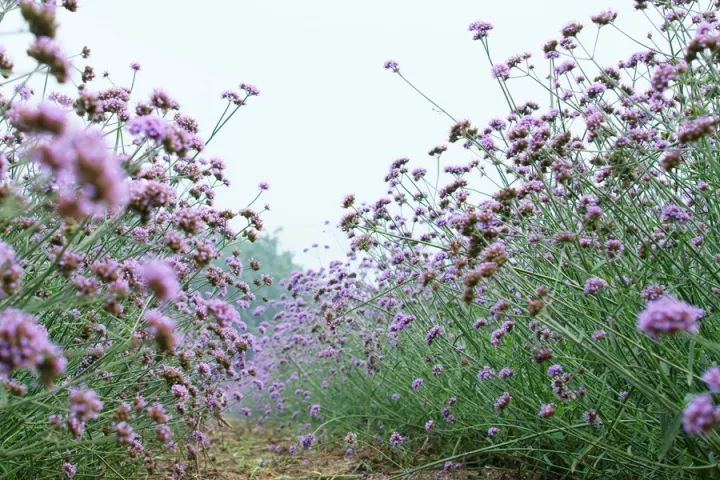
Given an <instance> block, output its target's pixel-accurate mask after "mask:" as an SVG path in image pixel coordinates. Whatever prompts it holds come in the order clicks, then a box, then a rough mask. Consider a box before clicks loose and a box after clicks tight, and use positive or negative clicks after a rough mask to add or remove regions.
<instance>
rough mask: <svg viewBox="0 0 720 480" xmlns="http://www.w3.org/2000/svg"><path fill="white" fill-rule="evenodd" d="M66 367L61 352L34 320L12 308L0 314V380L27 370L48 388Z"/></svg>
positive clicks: (42, 327) (43, 328)
mask: <svg viewBox="0 0 720 480" xmlns="http://www.w3.org/2000/svg"><path fill="white" fill-rule="evenodd" d="M65 365H66V361H65V357H64V356H63V355H62V353H61V350H60V348H59V347H57V346H56V345H54V344H53V343H51V342H50V340H49V339H48V332H47V330H46V329H45V327H44V326H42V325H39V324H38V323H36V321H35V318H34V317H33V316H31V315H29V314H27V313H25V312H22V311H20V310H15V309H12V308H9V309H6V310H3V311H2V313H0V376H2V377H7V376H8V375H9V374H11V373H12V372H13V371H15V370H17V369H18V368H28V369H30V370H32V371H34V372H38V373H39V374H40V377H41V380H42V381H43V382H44V383H46V384H50V383H52V380H53V379H54V378H55V377H57V376H58V375H60V374H62V373H63V372H64V371H65Z"/></svg>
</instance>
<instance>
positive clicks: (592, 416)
mask: <svg viewBox="0 0 720 480" xmlns="http://www.w3.org/2000/svg"><path fill="white" fill-rule="evenodd" d="M583 422H585V423H587V424H588V425H592V426H593V427H599V426H600V425H602V419H601V418H600V415H598V413H597V412H596V411H595V410H593V409H590V410H586V411H585V413H583Z"/></svg>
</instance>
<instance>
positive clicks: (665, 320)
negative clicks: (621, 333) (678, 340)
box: [637, 296, 705, 339]
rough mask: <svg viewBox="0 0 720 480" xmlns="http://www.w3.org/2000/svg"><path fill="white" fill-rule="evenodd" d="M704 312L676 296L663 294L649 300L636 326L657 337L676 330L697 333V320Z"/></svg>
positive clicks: (652, 336)
mask: <svg viewBox="0 0 720 480" xmlns="http://www.w3.org/2000/svg"><path fill="white" fill-rule="evenodd" d="M704 314H705V312H704V311H703V310H702V309H700V308H697V307H694V306H692V305H690V304H688V303H685V302H683V301H681V300H678V299H676V298H673V297H670V296H665V297H662V298H660V299H659V300H655V301H654V302H650V303H649V304H648V305H647V307H645V310H643V311H642V312H640V314H639V315H638V321H637V328H638V330H640V331H641V332H643V333H645V334H647V335H648V336H649V337H651V338H654V339H657V338H659V337H660V335H663V334H666V335H667V334H673V333H676V332H683V331H684V332H689V333H697V332H698V329H699V326H698V320H699V319H700V318H702V317H703V315H704Z"/></svg>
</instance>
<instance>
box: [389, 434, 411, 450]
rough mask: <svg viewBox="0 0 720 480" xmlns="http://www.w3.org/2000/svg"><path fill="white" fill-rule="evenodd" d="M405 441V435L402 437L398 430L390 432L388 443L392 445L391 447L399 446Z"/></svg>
mask: <svg viewBox="0 0 720 480" xmlns="http://www.w3.org/2000/svg"><path fill="white" fill-rule="evenodd" d="M405 441H407V437H404V436H403V435H401V434H400V433H398V432H392V433H391V434H390V445H392V446H393V447H399V446H400V445H402V444H403V443H405Z"/></svg>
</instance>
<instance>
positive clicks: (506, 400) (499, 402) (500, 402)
mask: <svg viewBox="0 0 720 480" xmlns="http://www.w3.org/2000/svg"><path fill="white" fill-rule="evenodd" d="M511 399H512V395H510V392H503V394H502V395H500V396H499V397H498V398H497V399H496V400H495V410H497V411H498V412H501V411H503V410H505V408H506V407H507V406H508V405H509V404H510V400H511Z"/></svg>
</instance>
